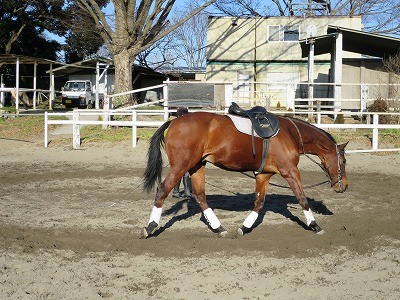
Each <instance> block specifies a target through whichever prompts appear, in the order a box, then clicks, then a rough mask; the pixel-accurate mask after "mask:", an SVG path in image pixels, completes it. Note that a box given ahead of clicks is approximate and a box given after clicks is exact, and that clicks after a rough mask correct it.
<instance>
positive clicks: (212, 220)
mask: <svg viewBox="0 0 400 300" xmlns="http://www.w3.org/2000/svg"><path fill="white" fill-rule="evenodd" d="M190 171H191V172H190V173H191V179H192V189H193V197H194V199H195V200H196V202H197V203H198V204H199V205H200V208H201V210H202V212H203V214H204V217H205V218H206V220H207V222H208V224H209V225H210V227H211V229H212V230H213V232H215V233H218V236H220V237H224V236H226V235H227V234H228V232H227V231H226V230H225V229H224V227H222V225H221V222H220V221H219V220H218V218H217V216H216V215H215V213H214V211H213V210H212V209H211V208H210V207H209V206H208V204H207V200H206V192H205V164H204V163H202V164H199V165H198V166H196V167H195V168H193V169H191V170H190Z"/></svg>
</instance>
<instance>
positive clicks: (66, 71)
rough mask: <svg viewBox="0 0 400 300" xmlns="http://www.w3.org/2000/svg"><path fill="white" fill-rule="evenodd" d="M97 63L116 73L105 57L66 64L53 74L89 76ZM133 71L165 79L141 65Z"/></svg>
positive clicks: (134, 66)
mask: <svg viewBox="0 0 400 300" xmlns="http://www.w3.org/2000/svg"><path fill="white" fill-rule="evenodd" d="M97 62H99V63H100V64H103V67H104V65H108V66H109V68H108V72H109V73H114V69H115V68H114V62H113V60H112V59H110V58H104V57H97V58H91V59H86V60H82V61H78V62H75V63H71V64H64V65H63V66H61V67H58V68H53V72H54V73H56V74H57V75H65V76H68V75H72V74H88V73H93V74H95V72H96V65H97ZM133 70H134V71H136V72H137V73H140V74H141V75H151V76H162V77H164V75H163V74H161V73H159V72H156V71H154V70H152V69H150V68H146V67H142V66H139V65H133ZM47 72H50V70H48V71H47Z"/></svg>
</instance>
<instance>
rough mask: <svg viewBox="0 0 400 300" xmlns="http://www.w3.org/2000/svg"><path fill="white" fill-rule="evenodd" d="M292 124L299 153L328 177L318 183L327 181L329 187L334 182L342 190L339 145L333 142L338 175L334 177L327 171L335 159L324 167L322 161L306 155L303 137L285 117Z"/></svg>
mask: <svg viewBox="0 0 400 300" xmlns="http://www.w3.org/2000/svg"><path fill="white" fill-rule="evenodd" d="M287 119H288V120H289V121H290V122H291V123H292V124H293V126H294V127H295V128H296V131H297V133H298V135H299V144H300V151H301V152H300V154H304V155H305V156H306V157H307V158H308V159H310V160H311V161H312V162H314V163H315V164H317V165H318V166H319V167H320V168H321V169H322V170H323V171H324V172H325V174H326V176H327V177H328V180H326V181H324V182H322V183H320V184H324V183H327V182H329V183H330V184H331V187H333V186H334V185H335V184H338V185H339V188H340V189H341V190H343V187H344V186H343V181H342V177H343V173H342V172H343V167H342V164H341V157H340V155H341V153H344V150H340V148H339V146H338V145H337V144H336V143H335V147H336V163H337V168H338V175H337V177H336V178H332V176H331V174H330V173H329V168H331V167H332V166H333V164H334V163H335V159H333V160H332V162H331V163H330V164H329V165H328V166H327V167H325V166H324V165H323V164H322V163H319V162H317V161H316V160H315V159H314V158H312V157H311V156H310V155H308V154H307V153H306V152H305V150H304V143H303V139H302V137H301V133H300V130H299V128H298V127H297V125H296V123H295V122H294V121H293V120H292V119H290V118H287ZM343 164H345V162H343Z"/></svg>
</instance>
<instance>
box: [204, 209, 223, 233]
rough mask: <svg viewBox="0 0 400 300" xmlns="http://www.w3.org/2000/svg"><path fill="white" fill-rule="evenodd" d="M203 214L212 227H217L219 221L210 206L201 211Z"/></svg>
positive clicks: (219, 223)
mask: <svg viewBox="0 0 400 300" xmlns="http://www.w3.org/2000/svg"><path fill="white" fill-rule="evenodd" d="M203 214H204V217H205V218H206V219H207V221H208V224H210V226H211V228H212V229H217V228H218V227H219V226H221V222H220V221H219V220H218V218H217V216H216V215H215V213H214V212H213V210H212V209H211V208H210V207H209V208H207V209H206V210H205V211H203Z"/></svg>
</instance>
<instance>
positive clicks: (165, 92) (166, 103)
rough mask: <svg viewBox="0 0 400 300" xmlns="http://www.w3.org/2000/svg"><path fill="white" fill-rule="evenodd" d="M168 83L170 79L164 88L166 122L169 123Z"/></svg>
mask: <svg viewBox="0 0 400 300" xmlns="http://www.w3.org/2000/svg"><path fill="white" fill-rule="evenodd" d="M168 83H169V78H167V82H166V85H165V86H163V96H164V103H163V106H164V122H167V121H168V119H169V114H168V86H169V85H168Z"/></svg>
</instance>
